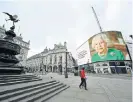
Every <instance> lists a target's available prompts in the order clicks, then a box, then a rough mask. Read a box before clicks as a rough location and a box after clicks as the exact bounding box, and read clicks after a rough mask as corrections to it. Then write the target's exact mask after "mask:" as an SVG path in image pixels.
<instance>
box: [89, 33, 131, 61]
mask: <svg viewBox="0 0 133 102" xmlns="http://www.w3.org/2000/svg"><path fill="white" fill-rule="evenodd" d="M88 42H89V48H90V57H91V62H97V61H106V60H130V58H129V54H128V52H127V47H126V45H125V42H124V40H123V37H122V34H121V32H119V31H107V32H102V33H99V34H96V35H94V36H92V37H91V38H90V39H89V40H88Z"/></svg>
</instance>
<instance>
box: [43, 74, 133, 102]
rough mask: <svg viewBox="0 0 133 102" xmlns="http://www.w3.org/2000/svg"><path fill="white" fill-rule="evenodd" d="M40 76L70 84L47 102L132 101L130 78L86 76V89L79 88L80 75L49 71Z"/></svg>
mask: <svg viewBox="0 0 133 102" xmlns="http://www.w3.org/2000/svg"><path fill="white" fill-rule="evenodd" d="M41 77H53V79H55V80H58V81H60V82H63V83H65V84H67V85H69V86H70V88H69V89H67V90H65V91H63V92H62V93H60V94H58V95H56V96H55V97H53V98H51V99H50V100H48V101H47V102H132V80H130V79H129V80H127V79H122V78H104V77H94V76H88V77H87V88H88V90H87V91H86V90H84V89H79V87H78V86H79V84H80V77H79V76H74V75H72V74H71V75H69V76H68V78H65V77H64V75H59V74H57V73H49V74H47V75H43V76H41Z"/></svg>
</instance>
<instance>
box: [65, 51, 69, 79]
mask: <svg viewBox="0 0 133 102" xmlns="http://www.w3.org/2000/svg"><path fill="white" fill-rule="evenodd" d="M67 53H68V52H67V50H66V70H65V78H68V73H67Z"/></svg>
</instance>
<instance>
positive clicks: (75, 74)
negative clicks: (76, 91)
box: [74, 67, 79, 76]
mask: <svg viewBox="0 0 133 102" xmlns="http://www.w3.org/2000/svg"><path fill="white" fill-rule="evenodd" d="M78 75H79V73H78V67H75V68H74V76H78Z"/></svg>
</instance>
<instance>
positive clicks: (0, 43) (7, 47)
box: [0, 12, 23, 74]
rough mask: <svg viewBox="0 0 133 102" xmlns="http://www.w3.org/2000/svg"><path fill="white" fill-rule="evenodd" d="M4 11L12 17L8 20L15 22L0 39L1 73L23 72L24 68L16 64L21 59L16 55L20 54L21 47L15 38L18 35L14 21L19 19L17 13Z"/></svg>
mask: <svg viewBox="0 0 133 102" xmlns="http://www.w3.org/2000/svg"><path fill="white" fill-rule="evenodd" d="M3 13H5V14H7V15H8V16H9V18H10V19H8V20H10V21H12V22H13V26H12V27H10V30H8V31H5V34H6V36H5V37H4V38H3V39H0V74H21V73H22V71H23V68H22V67H19V66H16V64H17V63H19V60H18V59H17V58H16V57H15V55H18V54H20V50H21V47H20V46H19V45H18V44H16V43H15V42H14V40H13V38H14V37H16V34H15V32H14V30H15V24H14V23H16V22H18V21H19V20H18V19H17V15H14V16H12V15H10V14H9V13H6V12H3Z"/></svg>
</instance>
